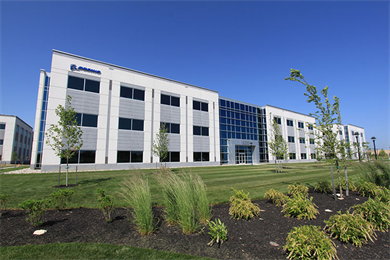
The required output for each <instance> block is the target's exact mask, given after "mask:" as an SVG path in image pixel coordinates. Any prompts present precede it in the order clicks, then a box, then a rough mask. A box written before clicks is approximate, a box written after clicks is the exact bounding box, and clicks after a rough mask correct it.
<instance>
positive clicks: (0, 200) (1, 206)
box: [0, 194, 11, 216]
mask: <svg viewBox="0 0 390 260" xmlns="http://www.w3.org/2000/svg"><path fill="white" fill-rule="evenodd" d="M10 199H11V196H10V195H9V194H1V195H0V216H1V215H2V214H3V212H4V211H5V209H6V208H7V204H8V202H9V201H10Z"/></svg>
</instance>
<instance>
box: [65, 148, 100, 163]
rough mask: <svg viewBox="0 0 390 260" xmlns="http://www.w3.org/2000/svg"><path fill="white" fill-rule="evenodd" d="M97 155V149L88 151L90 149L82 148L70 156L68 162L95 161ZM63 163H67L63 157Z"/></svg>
mask: <svg viewBox="0 0 390 260" xmlns="http://www.w3.org/2000/svg"><path fill="white" fill-rule="evenodd" d="M95 155H96V151H88V150H80V151H76V153H75V154H74V155H73V156H72V157H71V158H69V161H68V163H70V164H74V163H76V164H77V163H79V164H82V163H95ZM61 164H66V158H61Z"/></svg>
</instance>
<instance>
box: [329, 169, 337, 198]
mask: <svg viewBox="0 0 390 260" xmlns="http://www.w3.org/2000/svg"><path fill="white" fill-rule="evenodd" d="M330 174H331V175H332V187H333V196H334V200H336V201H337V196H336V188H335V186H334V177H333V166H330Z"/></svg>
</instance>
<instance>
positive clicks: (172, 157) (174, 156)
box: [160, 152, 180, 162]
mask: <svg viewBox="0 0 390 260" xmlns="http://www.w3.org/2000/svg"><path fill="white" fill-rule="evenodd" d="M160 162H180V152H168V155H167V157H166V158H165V160H161V158H160Z"/></svg>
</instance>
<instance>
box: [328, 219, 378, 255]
mask: <svg viewBox="0 0 390 260" xmlns="http://www.w3.org/2000/svg"><path fill="white" fill-rule="evenodd" d="M324 222H325V224H326V225H325V227H324V230H325V231H326V232H327V233H329V234H330V236H331V237H335V238H337V239H338V240H340V241H342V242H345V243H348V242H350V243H352V244H353V245H354V246H357V247H361V246H362V244H365V243H367V242H368V240H370V241H372V242H374V240H373V239H374V238H375V237H376V234H375V233H374V227H373V225H372V224H371V223H370V222H368V221H367V220H365V219H364V218H363V217H362V216H361V215H360V214H350V213H349V211H347V213H345V214H341V211H339V212H338V214H335V215H332V216H331V217H330V218H329V220H324Z"/></svg>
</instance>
